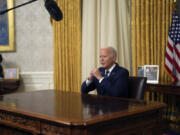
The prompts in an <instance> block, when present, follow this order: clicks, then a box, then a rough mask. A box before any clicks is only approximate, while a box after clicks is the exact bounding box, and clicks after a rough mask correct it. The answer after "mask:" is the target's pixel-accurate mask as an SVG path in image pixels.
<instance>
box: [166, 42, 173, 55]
mask: <svg viewBox="0 0 180 135" xmlns="http://www.w3.org/2000/svg"><path fill="white" fill-rule="evenodd" d="M172 46H173V45H171V44H170V43H169V41H168V43H167V47H168V48H169V50H170V51H171V52H173V47H172Z"/></svg>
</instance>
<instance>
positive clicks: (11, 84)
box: [0, 80, 20, 95]
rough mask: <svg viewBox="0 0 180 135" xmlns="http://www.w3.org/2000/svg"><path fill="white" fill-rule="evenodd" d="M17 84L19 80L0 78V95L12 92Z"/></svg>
mask: <svg viewBox="0 0 180 135" xmlns="http://www.w3.org/2000/svg"><path fill="white" fill-rule="evenodd" d="M19 85H20V80H0V95H1V94H6V93H11V92H14V91H15V90H17V88H18V87H19Z"/></svg>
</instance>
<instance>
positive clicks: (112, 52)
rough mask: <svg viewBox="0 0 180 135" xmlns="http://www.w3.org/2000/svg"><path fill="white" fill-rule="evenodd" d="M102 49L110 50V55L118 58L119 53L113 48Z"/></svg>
mask: <svg viewBox="0 0 180 135" xmlns="http://www.w3.org/2000/svg"><path fill="white" fill-rule="evenodd" d="M101 49H110V53H111V55H112V56H113V57H115V58H116V57H117V52H116V49H114V48H113V47H104V48H101Z"/></svg>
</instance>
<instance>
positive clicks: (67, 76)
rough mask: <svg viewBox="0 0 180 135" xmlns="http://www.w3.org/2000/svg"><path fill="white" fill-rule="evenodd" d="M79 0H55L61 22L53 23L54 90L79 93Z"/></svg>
mask: <svg viewBox="0 0 180 135" xmlns="http://www.w3.org/2000/svg"><path fill="white" fill-rule="evenodd" d="M80 1H81V0H56V2H57V4H58V5H59V7H60V8H61V10H62V12H63V20H61V21H60V22H56V21H54V20H53V21H52V23H53V32H54V33H53V34H54V35H53V38H54V39H53V40H54V89H55V90H62V91H74V92H80V86H81V2H80Z"/></svg>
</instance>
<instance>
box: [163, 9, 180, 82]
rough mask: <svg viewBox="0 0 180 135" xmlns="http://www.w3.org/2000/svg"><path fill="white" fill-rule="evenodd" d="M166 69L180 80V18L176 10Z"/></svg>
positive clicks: (169, 36)
mask: <svg viewBox="0 0 180 135" xmlns="http://www.w3.org/2000/svg"><path fill="white" fill-rule="evenodd" d="M165 69H166V70H167V72H168V73H169V74H170V76H171V77H172V78H173V81H175V82H177V81H180V20H179V17H178V14H177V12H176V11H174V12H173V16H172V24H171V27H170V30H169V35H168V43H167V46H166V53H165Z"/></svg>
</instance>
